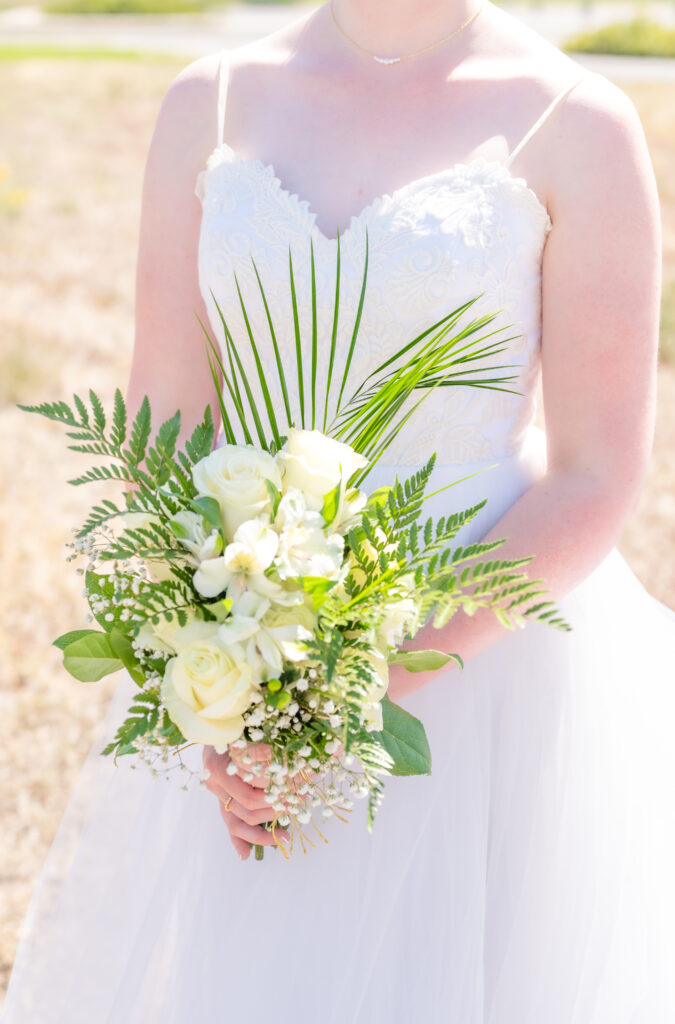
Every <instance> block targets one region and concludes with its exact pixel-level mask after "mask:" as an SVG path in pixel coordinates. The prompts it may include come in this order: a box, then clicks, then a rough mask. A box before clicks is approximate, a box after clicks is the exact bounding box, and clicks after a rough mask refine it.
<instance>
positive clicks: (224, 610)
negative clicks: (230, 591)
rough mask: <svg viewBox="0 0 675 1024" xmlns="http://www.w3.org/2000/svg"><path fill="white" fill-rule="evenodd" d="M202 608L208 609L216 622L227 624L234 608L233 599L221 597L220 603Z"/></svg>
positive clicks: (215, 602)
mask: <svg viewBox="0 0 675 1024" xmlns="http://www.w3.org/2000/svg"><path fill="white" fill-rule="evenodd" d="M202 607H204V608H208V610H209V611H210V612H211V614H212V615H213V617H214V619H215V620H216V622H225V620H226V618H227V616H228V615H229V614H230V610H231V608H232V598H231V597H221V598H220V600H219V601H214V602H213V603H211V604H206V605H203V606H202Z"/></svg>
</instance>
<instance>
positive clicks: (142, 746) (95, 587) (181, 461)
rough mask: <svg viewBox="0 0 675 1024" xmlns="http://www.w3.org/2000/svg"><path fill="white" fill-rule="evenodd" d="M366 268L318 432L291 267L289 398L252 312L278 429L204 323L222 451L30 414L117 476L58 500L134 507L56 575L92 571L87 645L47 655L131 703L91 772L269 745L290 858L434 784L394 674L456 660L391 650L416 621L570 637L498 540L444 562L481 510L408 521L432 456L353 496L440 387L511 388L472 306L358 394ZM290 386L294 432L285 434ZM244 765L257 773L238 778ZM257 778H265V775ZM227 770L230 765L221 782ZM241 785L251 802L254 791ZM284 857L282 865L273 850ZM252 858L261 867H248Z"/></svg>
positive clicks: (255, 349)
mask: <svg viewBox="0 0 675 1024" xmlns="http://www.w3.org/2000/svg"><path fill="white" fill-rule="evenodd" d="M367 263H368V253H367V248H366V263H365V269H364V277H363V285H362V289H361V297H360V304H359V308H358V313H357V318H356V323H355V326H354V330H353V334H352V338H351V343H350V347H349V350H348V353H347V358H346V362H345V368H344V371H343V373H342V374H341V376H340V379H336V380H335V381H334V380H333V368H334V365H335V352H336V336H337V335H336V326H337V310H338V294H337V293H336V300H335V318H334V327H333V333H332V339H331V341H330V345H329V351H328V372H327V382H326V385H325V393H324V398H323V413H322V415H321V409H320V407H319V402H318V392H317V387H316V381H317V360H318V332H317V329H316V323H317V321H316V302H315V289H314V288H313V290H312V294H313V322H312V365H311V378H310V380H311V384H310V386H309V388H308V390H307V391H306V390H305V386H306V382H305V374H304V373H303V366H302V345H301V337H300V325H299V322H298V315H297V305H296V302H295V288H294V280H293V268H292V260H291V261H290V273H291V291H292V295H293V326H294V334H295V339H296V367H295V371H296V375H297V376H296V379H295V380H294V381H293V382H291V380H290V379H287V376H286V372H285V370H284V368H283V362H282V359H281V356H280V352H279V348H278V344H277V333H276V331H275V329H274V326H273V324H272V321H271V318H269V309H268V305H267V303H266V302H265V308H266V309H267V310H268V318H269V326H270V335H271V340H270V344H271V346H272V349H273V352H274V355H275V362H276V367H277V371H278V380H279V384H280V388H281V393H282V394H283V396H284V401H283V406H284V408H283V413H282V414H279V416H278V415H277V410H275V403H274V402H273V401H272V398H271V393H270V389H269V383H268V379H267V378H266V375H265V372H264V371H263V365H262V361H261V359H260V356H259V351H260V350H259V345H258V342H257V341H256V340H255V338H254V336H253V333H252V331H251V330H250V328H248V343H249V345H250V348H251V352H252V354H253V358H254V361H255V365H256V367H257V383H258V385H259V388H260V394H261V395H262V402H259V401H257V400H256V398H255V396H254V393H253V388H252V383H253V382H252V381H251V380H249V379H248V378H247V375H246V373H245V372H244V368H243V365H242V362H241V358H240V355H239V352H238V350H237V346H236V345H235V344H234V342H233V339H232V335H231V332H230V330H229V327H228V325H227V323H226V321H225V317H224V316H223V313H222V311H221V309H220V306H218V304H217V303H216V307H217V309H218V313H219V316H220V319H221V321H222V326H223V332H224V337H225V346H224V353H221V352H220V351H219V350H218V349H217V347H216V345H215V342H214V341H213V339H211V338H210V336H209V334H208V331H206V329H205V328H204V327H203V324H202V328H203V330H204V333H205V335H206V338H207V342H208V345H209V359H210V365H211V370H212V374H213V378H214V381H215V382H216V385H217V393H218V399H219V405H220V413H221V418H222V424H223V431H224V438H223V443H222V444H220V445H219V446H217V447H215V448H214V440H215V429H214V421H213V416H212V413H211V410H210V408H208V407H207V409H206V410H205V413H204V417H203V421H202V422H201V423H200V424H199V425H198V426H197V427H196V429H195V430H194V432H193V433H192V436H191V437H190V438H189V439H188V440H187V441H186V443H185V445H184V448H182V449H180V450H179V449H178V437H179V433H180V413H179V412H177V413H176V414H175V415H174V416H172V417H171V418H170V419H168V420H167V421H166V422H164V423H162V424H161V425H160V427H159V429H158V430H157V431H156V433H155V434H154V436H153V432H152V425H151V408H150V402H149V399H148V398H147V397H146V398H145V399H144V400H143V402H142V404H141V406H140V408H139V410H138V412H137V414H136V416H135V417H134V419H133V422H132V423H131V424H129V423H128V416H127V409H126V407H125V403H124V400H123V397H122V395H121V393H120V391H119V390H118V391H117V392H116V393H115V399H114V406H113V409H112V413H108V414H107V413H106V412H105V410H104V408H103V405H102V403H101V401H100V400H99V398H98V396H97V395H96V394H95V393H94V392H90V393H89V399H88V402H85V401H84V400H83V399H82V398H81V397H79V396H78V395H75V396H74V398H73V403H72V405H69V404H67V403H65V402H54V403H46V404H44V405H40V406H32V407H23V408H26V409H27V410H28V411H32V412H38V413H40V414H42V415H44V416H47V417H48V418H50V419H52V420H56V421H57V422H59V423H61V424H63V425H64V426H66V427H67V428H68V432H67V435H68V437H69V438H70V440H71V441H72V442H73V443H72V444H71V445H70V447H71V448H73V449H74V450H75V451H80V452H83V453H86V454H89V455H96V456H104V457H107V458H109V459H111V460H112V461H111V462H110V463H108V464H106V465H101V466H95V467H93V468H91V469H89V470H88V471H87V472H86V473H85V474H84V475H83V476H81V477H79V478H78V479H76V480H73V481H71V482H72V483H74V484H82V483H85V482H89V481H100V480H116V481H119V482H120V483H123V484H125V485H126V487H127V488H128V490H127V492H126V495H125V499H124V501H123V502H122V503H118V504H116V503H114V502H113V501H110V500H107V499H106V500H104V501H102V502H101V503H100V504H98V505H96V506H94V508H93V509H92V511H91V513H90V514H89V516H88V518H87V520H86V522H85V523H84V525H83V526H82V527H81V528H80V529H79V530H77V531H76V534H77V536H76V539H75V541H74V542H73V548H74V552H73V554H72V555H71V556H70V557H71V558H74V557H77V556H78V555H85V556H86V558H87V559H88V564H87V567H86V570H82V571H84V572H85V583H86V595H87V598H88V602H89V606H90V609H91V617H92V618H93V619H95V620H96V623H97V625H98V627H99V628H98V629H93V628H92V629H83V630H75V631H74V632H69V633H66V634H65V635H64V636H61V637H59V639H57V640H56V641H55V643H56V645H57V646H58V647H60V648H61V649H62V650H63V656H64V664H65V667H66V669H67V670H68V671H69V672H70V673H71V674H72V675H73V676H75V677H76V678H77V679H80V680H83V681H93V680H98V679H100V678H102V677H103V676H104V675H106V674H108V673H111V672H115V671H117V670H119V669H120V668H125V669H126V670H127V671H128V673H129V674H130V676H131V678H132V679H133V680H134V682H135V683H136V684H137V686H138V689H137V691H136V693H135V694H134V699H133V703H132V705H131V707H130V708H129V711H128V716H127V718H126V719H125V721H124V722H122V723H121V724H120V726H119V729H118V731H117V733H116V736H115V739H114V741H113V742H112V743H110V744H109V745H108V746H107V747H106V748H105V750H104V751H103V753H104V754H111V753H114V754H115V756H116V757H117V756H121V755H130V754H137V755H139V757H140V758H141V759H142V760H145V761H148V762H149V763H150V764H151V765H152V766H153V771H155V772H156V771H157V769H156V767H154V766H155V764H156V763H157V761H159V762H160V763H161V764H165V765H166V764H167V763H168V762H169V760H170V758H171V757H173V756H174V755H175V754H178V756H179V758H180V751H181V750H182V749H184V748H185V745H186V744H193V743H196V744H209V745H212V746H213V747H214V748H215V750H216V751H217V752H218V753H223V752H225V751H228V750H230V749H231V748H244V749H243V750H242V752H241V757H240V758H237V762H240V761H243V762H244V763H246V762H247V757H246V753H245V748H246V747H247V745H248V744H249V743H264V744H266V745H267V746H268V747H269V750H270V759H269V766H268V768H267V775H268V777H269V784H268V786H267V789H266V791H265V792H266V796H267V797H268V799H269V800H270V802H271V803H272V805H273V808H274V811H275V819H274V821H272V822H271V823H270V826H269V827H270V828H271V829H272V831H274V829H275V827H276V826H277V825H280V826H282V827H288V826H289V825H291V826H292V829H293V831H292V837H293V836H294V835H295V831H296V830H297V834H298V836H299V840H300V843H301V844H302V847H303V850H304V849H305V841H307V842H309V843H312V840H311V839H310V836H309V834H308V829H307V826H308V824H310V823H311V824H312V826H313V827H314V828H315V829H316V831H317V833H318V834H319V835H320V836H321V837H322V838H324V837H323V836H322V833H321V832H320V830H319V828H318V826H317V824H316V821H315V820H314V816H313V815H314V811H315V809H318V810H319V811H320V813H321V814H322V815H323V816H325V817H329V816H331V815H333V814H334V815H336V816H337V817H341V816H342V814H341V812H347V811H349V810H350V809H351V807H352V803H353V798H355V797H365V796H367V797H368V815H367V822H368V828H369V830H370V829H372V826H373V822H374V818H375V813H376V809H377V806H378V804H379V802H380V801H381V799H382V796H383V777H385V776H387V775H390V774H395V775H407V774H420V773H429V772H430V771H431V755H430V751H429V745H428V742H427V739H426V735H425V732H424V727H423V725H422V723H421V722H420V721H419V720H418V719H416V718H415V717H414V716H412V715H410V714H409V713H408V712H406V711H405V710H404V709H403V708H401V707H399V706H397V705H396V704H394V703H393V702H391V701H390V700H389V699H388V698H387V695H386V693H387V684H388V666H389V665H391V664H392V663H398V664H401V665H404V666H405V667H406V668H407V669H409V670H410V671H416V670H425V669H430V668H440V667H442V666H443V665H444V664H446V663H447V662H448V661H449V660H450V659H454V660H455V661H456V662H458V663H459V664H460V665H461V659H460V658H459V657H458V656H457V655H456V654H453V653H441V652H439V651H403V650H401V645H402V643H403V641H404V639H405V638H409V637H414V636H415V634H416V632H417V631H418V630H419V629H420V628H421V627H422V626H423V625H424V624H425V623H426V622H427V621H428V620H429V619H430V618H431V619H432V621H433V623H434V625H435V626H437V627H440V626H442V625H443V624H444V623H446V622H447V621H448V620H449V618H450V617H451V616H452V615H453V614H454V613H455V611H456V610H457V609H459V608H463V609H464V610H465V611H466V612H468V613H469V614H471V613H473V612H474V611H475V610H476V609H477V608H482V607H488V608H492V609H493V611H494V613H495V614H496V615H497V616H498V617H499V619H500V620H501V621H502V622H503V623H504V624H505V625H506V626H510V627H513V626H514V625H518V624H520V625H522V624H523V623H524V622H525V617H526V616H534V617H537V618H539V619H541V620H543V621H547V622H549V623H550V624H552V625H555V626H557V627H559V628H568V627H567V625H566V623H564V622H563V620H562V619H560V618H559V617H557V615H556V613H555V609H553V608H552V603H551V602H550V601H541V600H539V598H540V596H541V595H543V594H544V593H545V590H542V589H540V587H539V584H540V583H541V581H539V580H530V579H529V578H528V577H527V575H526V574H525V573H524V572H523V571H522V568H523V566H524V565H525V564H526V563H527V562H529V561H530V559H529V558H521V559H518V560H494V559H491V558H487V557H486V556H489V555H490V553H491V552H492V551H493V550H494V549H495V548H498V547H499V546H500V545H501V544H502V543H503V541H495V542H491V543H487V544H486V543H483V544H472V545H470V546H468V547H461V546H456V547H454V548H453V547H452V546H451V545H452V542H453V539H454V538H455V536H456V534H457V532H458V530H459V529H460V528H461V527H462V526H463V525H464V524H466V523H468V522H469V521H470V520H471V519H472V518H473V517H474V516H475V515H476V514H477V513H478V511H479V510H480V508H482V507H483V505H484V504H485V503H484V502H482V503H480V504H478V505H476V506H474V507H472V508H470V509H464V510H457V511H454V512H452V513H451V514H449V515H447V516H443V517H441V518H440V519H438V520H437V521H436V522H434V521H433V520H432V519H431V518H426V519H424V518H423V517H422V518H421V512H422V508H423V503H424V501H425V499H426V497H427V495H426V493H425V492H426V488H427V485H428V482H429V477H430V475H431V472H432V469H433V465H434V456H433V455H431V457H430V458H429V461H428V462H427V464H426V465H425V466H424V467H423V468H422V469H421V470H420V471H418V472H416V473H414V474H413V475H412V476H411V477H410V478H409V479H408V480H405V481H401V480H399V479H395V480H392V481H391V485H390V486H387V487H384V488H380V489H378V490H376V491H374V492H372V493H370V494H368V493H367V492H366V491H365V490H364V489H363V484H364V481H365V480H366V478H367V476H368V473H369V471H370V470H371V469H372V467H373V465H374V464H375V463H376V462H377V460H378V459H379V458H380V456H381V455H382V453H383V452H384V451H386V449H387V447H388V445H389V444H390V443H391V441H392V440H393V439H394V438H395V437H396V435H397V434H398V432H399V431H400V430H401V428H402V426H403V425H404V424H405V422H406V421H407V419H408V418H409V417H410V415H411V414H412V412H413V411H414V409H415V408H416V407H417V406H418V405H419V403H420V402H421V401H423V400H424V398H425V397H426V395H428V394H429V393H430V392H431V391H432V390H433V389H434V388H436V387H444V386H450V385H457V384H463V385H469V386H471V385H473V386H482V387H485V386H489V387H494V388H499V387H502V385H503V384H504V383H505V382H506V381H508V380H510V379H511V378H504V377H500V376H494V375H493V376H490V374H489V372H488V371H487V370H486V369H485V368H484V367H483V368H481V366H480V364H482V363H484V361H485V360H486V359H487V358H488V357H490V356H492V355H493V354H495V353H497V352H500V351H502V349H503V347H504V345H505V343H506V341H508V340H510V339H508V338H507V339H502V340H497V341H495V340H492V334H483V333H481V332H482V329H483V328H484V327H485V326H486V325H487V324H488V323H489V322H490V321H491V320H492V319H494V317H495V316H496V315H497V314H496V313H495V314H492V315H491V316H487V317H482V318H477V319H474V320H472V321H471V322H469V323H467V324H464V325H463V326H458V325H459V322H460V319H461V318H462V317H463V315H464V314H465V312H466V311H467V309H468V308H469V307H470V306H471V304H472V303H473V302H475V301H476V300H475V299H473V300H471V301H470V302H467V303H466V304H465V305H463V306H461V307H459V308H458V309H456V310H454V311H453V312H452V313H450V314H448V315H447V316H446V317H444V318H443V319H442V320H441V321H439V322H438V323H435V324H433V325H431V326H430V327H429V328H428V329H427V330H426V331H424V332H423V333H422V334H421V335H419V336H418V337H416V338H414V339H412V340H411V341H410V342H408V343H407V344H406V345H405V346H404V347H403V348H402V349H401V350H400V351H398V352H397V353H395V354H392V356H391V357H390V358H389V359H387V360H386V361H385V362H384V363H382V365H381V366H379V367H378V368H377V369H376V370H375V371H374V372H373V373H372V374H370V375H369V377H368V379H367V380H365V381H361V382H359V383H358V385H357V386H355V387H351V386H350V385H349V380H348V378H349V368H350V365H351V362H352V356H353V353H354V350H355V346H356V343H357V335H358V328H359V323H360V318H361V310H362V306H363V301H364V296H365V287H366V277H367ZM254 266H255V264H254ZM256 274H257V270H256ZM313 274H314V259H313V250H312V275H313ZM258 281H259V284H260V290H261V294H262V296H263V299H265V293H264V289H263V286H262V282H260V278H259V277H258ZM338 281H339V240H338ZM312 282H313V283H314V278H313V277H312ZM239 295H240V299H241V305H242V311H243V313H244V318H245V322H246V324H247V327H248V325H249V318H248V317H247V315H246V308H245V305H244V301H243V298H241V292H239ZM214 301H215V297H214ZM495 333H497V332H495ZM476 363H478V364H479V366H478V367H475V366H474V364H476ZM499 369H503V368H502V367H496V368H494V367H493V368H492V373H493V374H494V371H495V370H499ZM293 385H294V387H295V390H296V393H297V395H298V398H299V403H300V412H299V417H298V418H299V423H298V422H295V418H294V417H293V416H292V414H291V403H290V400H289V394H290V393H291V389H292V386H293ZM334 391H337V402H336V404H335V412H334V413H333V415H332V417H331V418H330V422H329V417H328V409H329V395H331V394H332V393H333V392H334ZM282 417H283V419H282ZM317 419H320V420H321V429H318V427H317ZM280 421H281V422H280ZM117 524H119V526H118V527H117V528H116V526H117ZM248 763H249V764H251V765H252V767H253V763H252V759H251V760H249V761H248ZM255 769H256V771H257V772H258V774H260V771H261V766H260V764H259V763H258V764H256V765H255ZM239 770H240V769H239V768H238V767H237V764H236V763H235V760H234V759H233V760H232V761H231V762H230V764H229V766H228V771H232V772H236V771H239ZM243 778H244V779H245V780H246V781H251V780H252V779H253V778H254V771H251V772H248V771H245V772H244V774H243ZM343 820H345V819H343ZM303 826H305V828H303ZM312 845H313V843H312ZM277 848H279V849H282V852H283V853H284V856H289V853H288V852H287V851H286V850H284V848H283V847H282V846H281V844H277ZM262 853H263V847H262V846H257V847H256V856H257V857H262Z"/></svg>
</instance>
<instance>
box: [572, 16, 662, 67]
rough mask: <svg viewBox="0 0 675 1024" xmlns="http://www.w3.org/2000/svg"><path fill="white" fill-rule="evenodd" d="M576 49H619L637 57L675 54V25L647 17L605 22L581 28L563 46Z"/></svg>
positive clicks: (576, 50)
mask: <svg viewBox="0 0 675 1024" xmlns="http://www.w3.org/2000/svg"><path fill="white" fill-rule="evenodd" d="M563 49H564V50H567V51H569V52H572V53H574V52H577V53H619V54H632V55H633V56H638V57H675V29H672V28H664V27H663V25H658V24H657V23H656V22H653V21H649V20H648V19H647V18H635V19H634V20H633V21H627V22H618V23H616V24H613V25H606V26H605V27H604V28H599V29H597V30H596V31H595V32H582V33H581V35H578V36H574V37H573V38H572V39H570V40H568V42H567V43H565V45H564V46H563Z"/></svg>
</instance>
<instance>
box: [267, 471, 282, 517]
mask: <svg viewBox="0 0 675 1024" xmlns="http://www.w3.org/2000/svg"><path fill="white" fill-rule="evenodd" d="M265 487H266V488H267V493H268V494H269V496H270V501H271V502H272V521H274V518H275V516H276V514H277V509H278V508H279V502H280V501H281V491H280V490H279V488H278V487H277V485H276V484H274V483H272V481H271V480H268V479H267V477H265Z"/></svg>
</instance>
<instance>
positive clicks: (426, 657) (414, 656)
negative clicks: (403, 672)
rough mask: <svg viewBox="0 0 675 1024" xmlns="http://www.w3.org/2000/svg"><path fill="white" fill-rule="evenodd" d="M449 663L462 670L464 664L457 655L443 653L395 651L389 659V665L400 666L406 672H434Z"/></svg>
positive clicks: (432, 651)
mask: <svg viewBox="0 0 675 1024" xmlns="http://www.w3.org/2000/svg"><path fill="white" fill-rule="evenodd" d="M449 661H454V662H455V663H456V664H458V665H459V667H460V668H464V662H463V661H462V659H461V658H460V656H459V655H458V654H444V653H443V651H434V650H427V651H396V653H395V654H393V655H392V656H391V657H390V658H389V664H390V665H402V666H403V668H405V669H407V670H408V672H434V671H435V670H436V669H439V668H443V666H444V665H447V664H448V662H449Z"/></svg>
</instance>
